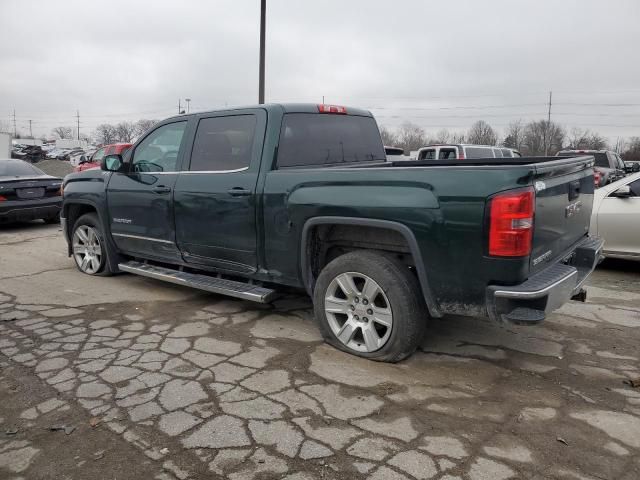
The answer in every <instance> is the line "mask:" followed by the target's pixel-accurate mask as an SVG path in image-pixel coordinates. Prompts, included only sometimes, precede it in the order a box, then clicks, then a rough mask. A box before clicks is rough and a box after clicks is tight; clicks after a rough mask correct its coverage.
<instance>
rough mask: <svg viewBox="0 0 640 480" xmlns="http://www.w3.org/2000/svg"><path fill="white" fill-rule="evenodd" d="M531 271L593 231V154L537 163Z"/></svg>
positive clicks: (538, 269) (564, 251) (559, 255)
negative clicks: (591, 225) (590, 222)
mask: <svg viewBox="0 0 640 480" xmlns="http://www.w3.org/2000/svg"><path fill="white" fill-rule="evenodd" d="M533 183H534V187H535V189H536V210H535V224H534V230H533V249H532V252H531V273H535V272H538V271H540V270H541V269H543V268H545V267H546V266H547V265H548V264H549V263H550V262H552V261H554V260H556V259H558V258H559V257H561V256H562V255H564V254H566V253H568V251H569V250H570V249H571V247H572V246H573V245H574V244H575V243H576V242H578V241H579V240H580V239H581V238H582V237H584V236H585V235H586V234H587V233H588V231H589V221H590V217H591V208H592V206H593V190H594V184H593V157H576V158H562V159H559V160H555V161H551V162H545V163H542V164H538V165H536V173H535V178H534V181H533Z"/></svg>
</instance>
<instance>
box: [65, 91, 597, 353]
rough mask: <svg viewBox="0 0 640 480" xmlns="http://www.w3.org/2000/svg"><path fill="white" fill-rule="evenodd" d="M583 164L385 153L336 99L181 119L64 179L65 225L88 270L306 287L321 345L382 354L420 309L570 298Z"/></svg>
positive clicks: (199, 282) (496, 315)
mask: <svg viewBox="0 0 640 480" xmlns="http://www.w3.org/2000/svg"><path fill="white" fill-rule="evenodd" d="M488 163H489V164H491V165H492V168H486V165H487V164H488ZM592 165H593V159H592V158H590V157H581V158H557V159H556V158H553V159H551V160H550V159H549V158H511V159H490V160H476V161H473V160H464V161H459V160H443V161H434V162H433V165H428V166H426V165H425V162H397V163H396V162H387V161H386V155H385V151H384V147H383V145H382V141H381V138H380V133H379V130H378V126H377V125H376V122H375V120H374V118H373V116H372V115H371V113H369V112H367V111H365V110H360V109H356V108H346V107H342V106H333V105H331V106H330V105H311V104H291V105H276V104H274V105H260V106H256V107H251V108H238V109H232V110H223V111H215V112H201V113H192V114H187V115H181V116H177V117H172V118H169V119H167V120H164V121H162V122H160V123H158V124H157V125H155V126H154V128H153V129H151V130H149V131H148V132H147V133H146V134H145V135H144V136H142V137H141V138H140V139H139V140H138V141H137V142H136V143H135V144H134V145H133V146H132V147H131V149H130V150H128V151H127V152H126V153H125V155H124V156H121V155H107V156H105V157H104V158H103V160H102V165H101V170H87V171H84V172H80V173H72V174H70V175H68V176H67V177H65V180H64V206H63V214H62V220H63V228H62V230H63V232H64V234H65V236H66V238H67V242H68V249H67V252H68V254H69V255H70V256H72V257H73V259H74V261H75V263H76V265H77V267H78V269H79V270H80V271H81V272H83V273H85V274H89V275H110V274H112V273H115V272H119V271H122V272H130V273H134V274H137V275H142V276H147V277H151V278H155V279H159V280H164V281H167V282H172V283H176V284H180V285H187V286H191V287H194V288H199V289H202V290H206V291H210V292H216V293H221V294H226V295H229V296H232V297H238V298H242V299H246V300H252V301H256V302H269V301H271V300H272V299H273V298H274V297H276V296H277V295H278V292H277V290H276V289H277V286H278V285H284V286H289V287H297V288H300V289H304V290H306V292H307V293H308V294H309V295H310V296H311V297H312V298H313V302H314V308H315V317H316V321H317V324H318V326H319V328H320V331H321V332H322V334H323V336H324V338H325V339H326V340H327V341H328V342H329V343H330V344H332V345H334V346H336V347H337V348H339V349H341V350H344V351H346V352H349V353H352V354H355V355H360V356H362V357H366V358H370V359H373V360H380V361H391V362H393V361H398V360H400V359H402V358H405V357H407V356H408V355H410V354H411V353H412V352H413V351H414V350H415V349H416V347H417V346H418V345H419V344H420V342H421V340H422V336H423V334H424V332H425V326H426V318H427V313H428V314H430V315H431V316H433V317H442V316H443V315H445V314H449V313H450V314H461V315H470V316H488V317H490V318H492V319H494V320H496V321H505V322H517V323H526V324H533V323H537V322H540V321H542V320H543V319H544V318H545V316H546V315H547V314H548V313H549V312H551V311H552V310H554V309H556V308H558V307H559V306H560V305H562V304H563V303H565V302H566V301H568V300H569V299H570V298H572V297H574V296H575V295H578V294H580V297H581V298H582V297H583V296H584V295H583V288H582V286H583V284H584V282H585V280H586V279H587V277H588V275H589V274H590V273H591V271H592V270H593V269H594V268H595V265H596V263H597V262H598V261H599V258H600V250H601V248H602V241H601V240H599V239H597V238H594V237H589V236H588V235H587V233H588V229H589V219H590V215H591V204H592V200H593V190H594V188H593V169H592ZM442 166H446V168H441V167H442ZM547 185H549V188H547ZM578 207H580V208H578ZM534 211H535V215H534Z"/></svg>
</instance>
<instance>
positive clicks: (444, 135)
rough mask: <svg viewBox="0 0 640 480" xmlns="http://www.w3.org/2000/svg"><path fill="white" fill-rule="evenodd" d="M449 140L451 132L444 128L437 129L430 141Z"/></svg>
mask: <svg viewBox="0 0 640 480" xmlns="http://www.w3.org/2000/svg"><path fill="white" fill-rule="evenodd" d="M450 141H451V133H450V132H449V130H447V129H446V128H442V129H440V130H438V132H437V133H436V135H435V136H434V137H433V142H430V143H449V142H450Z"/></svg>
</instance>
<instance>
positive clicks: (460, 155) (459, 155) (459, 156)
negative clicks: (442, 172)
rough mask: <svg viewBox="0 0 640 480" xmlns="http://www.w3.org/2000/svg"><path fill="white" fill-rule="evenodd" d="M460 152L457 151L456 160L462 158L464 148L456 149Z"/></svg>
mask: <svg viewBox="0 0 640 480" xmlns="http://www.w3.org/2000/svg"><path fill="white" fill-rule="evenodd" d="M458 151H459V152H460V153H458V160H464V148H461V149H459V150H458Z"/></svg>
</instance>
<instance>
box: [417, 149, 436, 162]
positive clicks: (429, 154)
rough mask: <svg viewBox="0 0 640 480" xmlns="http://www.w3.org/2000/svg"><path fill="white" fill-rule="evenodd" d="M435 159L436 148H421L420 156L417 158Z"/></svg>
mask: <svg viewBox="0 0 640 480" xmlns="http://www.w3.org/2000/svg"><path fill="white" fill-rule="evenodd" d="M435 159H436V149H435V148H429V149H428V150H422V151H421V152H420V158H419V159H418V160H435Z"/></svg>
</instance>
